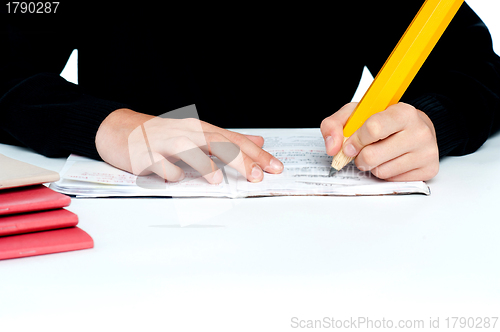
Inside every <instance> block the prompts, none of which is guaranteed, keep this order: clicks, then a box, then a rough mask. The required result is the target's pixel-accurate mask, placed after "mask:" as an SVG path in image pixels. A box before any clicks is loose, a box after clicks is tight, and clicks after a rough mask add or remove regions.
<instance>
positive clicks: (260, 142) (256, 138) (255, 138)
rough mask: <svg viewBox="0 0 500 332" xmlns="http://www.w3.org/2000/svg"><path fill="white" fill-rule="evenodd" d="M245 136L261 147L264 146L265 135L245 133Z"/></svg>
mask: <svg viewBox="0 0 500 332" xmlns="http://www.w3.org/2000/svg"><path fill="white" fill-rule="evenodd" d="M245 137H246V138H248V139H249V140H250V141H252V142H253V143H254V144H255V145H257V146H258V147H259V148H262V147H263V146H264V137H262V136H256V135H245Z"/></svg>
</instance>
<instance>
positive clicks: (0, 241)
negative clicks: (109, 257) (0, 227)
mask: <svg viewBox="0 0 500 332" xmlns="http://www.w3.org/2000/svg"><path fill="white" fill-rule="evenodd" d="M93 247H94V241H93V240H92V238H91V237H90V236H89V235H88V234H87V233H86V232H85V231H83V230H81V229H80V228H78V227H70V228H63V229H56V230H52V231H45V232H38V233H29V234H21V235H12V236H6V237H1V238H0V259H9V258H19V257H28V256H37V255H45V254H53V253H57V252H64V251H72V250H80V249H89V248H93Z"/></svg>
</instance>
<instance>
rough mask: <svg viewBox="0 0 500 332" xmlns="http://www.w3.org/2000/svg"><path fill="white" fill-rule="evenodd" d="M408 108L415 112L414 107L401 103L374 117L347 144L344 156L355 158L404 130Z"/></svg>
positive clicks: (344, 148)
mask: <svg viewBox="0 0 500 332" xmlns="http://www.w3.org/2000/svg"><path fill="white" fill-rule="evenodd" d="M408 108H412V109H413V110H415V108H414V107H413V106H410V105H408V104H402V103H399V104H397V105H392V106H389V107H388V108H387V109H386V110H385V111H382V112H380V113H376V114H374V115H372V116H371V117H370V118H368V120H366V121H365V123H364V124H363V125H362V126H361V127H360V128H359V129H358V130H357V131H355V132H354V134H352V135H351V137H349V139H348V140H347V141H346V142H345V144H344V147H343V151H344V154H345V155H346V156H348V157H355V156H356V155H357V154H358V153H359V152H360V151H361V150H362V149H363V148H364V147H365V146H367V145H369V144H372V143H374V142H377V141H379V140H382V139H385V138H387V137H389V136H390V135H392V134H394V133H397V132H399V131H401V130H403V129H404V128H405V127H406V125H407V116H406V115H407V112H406V110H407V109H408Z"/></svg>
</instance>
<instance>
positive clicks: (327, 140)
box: [325, 136, 335, 153]
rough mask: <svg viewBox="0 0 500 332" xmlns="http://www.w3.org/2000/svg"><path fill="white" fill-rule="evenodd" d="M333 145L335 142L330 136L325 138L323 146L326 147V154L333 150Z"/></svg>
mask: <svg viewBox="0 0 500 332" xmlns="http://www.w3.org/2000/svg"><path fill="white" fill-rule="evenodd" d="M334 145H335V141H334V139H333V137H332V136H326V138H325V146H326V153H328V152H330V151H331V150H332V149H333V146H334Z"/></svg>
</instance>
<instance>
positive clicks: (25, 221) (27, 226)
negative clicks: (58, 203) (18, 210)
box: [0, 209, 78, 236]
mask: <svg viewBox="0 0 500 332" xmlns="http://www.w3.org/2000/svg"><path fill="white" fill-rule="evenodd" d="M77 224H78V216H77V215H76V214H74V213H73V212H70V211H68V210H65V209H57V210H50V211H42V212H32V213H23V214H16V215H13V216H4V217H0V236H5V235H12V234H20V233H30V232H38V231H44V230H48V229H56V228H65V227H72V226H76V225H77Z"/></svg>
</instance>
